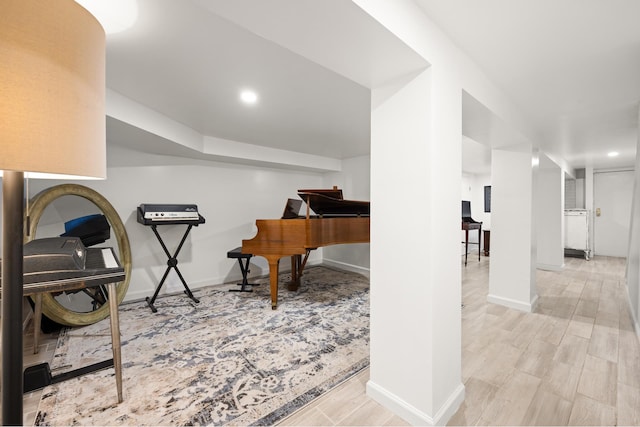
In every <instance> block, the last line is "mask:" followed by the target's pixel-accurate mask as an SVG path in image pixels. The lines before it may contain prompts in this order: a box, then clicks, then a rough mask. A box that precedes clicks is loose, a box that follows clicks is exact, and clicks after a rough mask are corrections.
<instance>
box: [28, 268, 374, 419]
mask: <svg viewBox="0 0 640 427" xmlns="http://www.w3.org/2000/svg"><path fill="white" fill-rule="evenodd" d="M285 281H286V277H284V276H283V277H281V280H280V282H281V283H284V282H285ZM259 282H260V283H262V285H261V286H257V287H255V288H254V292H253V293H236V292H227V290H228V289H229V288H230V287H235V286H236V285H235V284H231V285H221V286H213V287H210V288H206V289H200V290H197V291H196V294H197V296H198V298H199V299H200V304H195V303H193V302H192V301H191V300H189V299H188V298H186V297H185V296H184V295H182V294H180V295H174V296H167V297H163V298H160V299H159V300H157V302H156V304H155V305H156V307H157V308H158V313H156V314H153V313H151V311H150V310H149V308H148V307H147V306H146V304H145V303H133V304H123V305H121V306H120V327H121V334H122V358H123V389H124V399H125V400H124V402H123V403H121V404H116V400H117V399H116V387H115V377H114V374H113V369H106V370H104V371H101V372H96V373H92V374H89V375H85V376H84V377H81V378H77V379H73V380H70V381H66V382H63V383H60V384H55V385H52V386H49V387H47V388H46V389H45V391H44V393H43V397H42V400H41V402H40V406H39V408H38V415H37V418H36V425H134V424H135V425H273V424H274V423H276V422H277V421H279V420H281V419H283V418H284V417H286V416H287V415H289V414H291V413H293V412H294V411H295V410H297V409H299V408H300V407H302V406H303V405H305V404H306V403H308V402H310V401H311V400H313V399H314V398H316V397H318V396H319V395H321V394H322V393H324V392H326V391H328V390H330V389H331V388H333V387H335V386H336V385H338V384H340V383H341V382H343V381H344V380H345V379H347V378H349V377H350V376H352V375H354V374H355V373H357V372H358V371H360V370H361V369H363V368H365V367H367V366H368V364H369V281H368V279H367V278H365V277H364V276H361V275H358V274H355V273H349V272H345V271H339V270H332V269H329V268H326V267H312V268H309V269H308V270H307V271H306V272H305V275H304V277H303V283H302V284H301V286H300V289H299V290H298V291H297V292H289V291H287V290H286V289H285V286H284V285H281V289H280V292H279V304H278V309H277V310H271V304H270V299H269V283H268V278H266V279H262V280H260V281H259ZM108 321H109V319H105V320H103V321H101V322H99V323H96V324H94V325H90V326H87V327H82V328H73V329H68V330H65V331H63V333H62V334H61V336H60V338H59V341H58V348H57V349H56V354H55V356H54V361H53V363H52V365H51V366H52V370H53V371H54V372H53V373H54V374H55V373H56V372H55V369H56V368H57V367H63V369H64V370H65V371H67V370H69V369H72V368H76V367H79V366H86V365H88V364H90V363H95V362H98V361H101V360H105V359H109V358H110V357H111V344H110V343H111V341H110V332H109V323H108Z"/></svg>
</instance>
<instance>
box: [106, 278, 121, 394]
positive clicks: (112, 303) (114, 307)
mask: <svg viewBox="0 0 640 427" xmlns="http://www.w3.org/2000/svg"><path fill="white" fill-rule="evenodd" d="M109 311H110V316H109V317H110V320H111V348H112V350H113V368H114V370H115V372H116V388H117V391H118V403H121V402H122V400H123V399H122V356H121V351H120V321H119V316H118V299H117V295H116V284H115V283H109Z"/></svg>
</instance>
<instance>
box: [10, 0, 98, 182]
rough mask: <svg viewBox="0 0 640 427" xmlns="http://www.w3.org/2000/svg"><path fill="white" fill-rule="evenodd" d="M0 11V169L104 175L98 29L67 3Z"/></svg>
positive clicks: (17, 3) (26, 3) (19, 2)
mask: <svg viewBox="0 0 640 427" xmlns="http://www.w3.org/2000/svg"><path fill="white" fill-rule="evenodd" d="M0 9H1V10H0V170H13V171H23V172H39V173H45V174H62V175H71V176H82V177H94V178H105V177H106V152H105V151H106V147H105V113H104V111H105V110H104V99H105V34H104V30H103V29H102V26H101V25H100V23H99V22H98V21H97V20H96V19H95V18H94V17H93V15H91V14H90V13H89V12H87V11H86V10H85V9H84V8H83V7H82V6H80V5H79V4H77V3H76V2H75V1H73V0H55V1H52V0H46V1H42V0H2V6H1V8H0ZM29 176H31V175H29Z"/></svg>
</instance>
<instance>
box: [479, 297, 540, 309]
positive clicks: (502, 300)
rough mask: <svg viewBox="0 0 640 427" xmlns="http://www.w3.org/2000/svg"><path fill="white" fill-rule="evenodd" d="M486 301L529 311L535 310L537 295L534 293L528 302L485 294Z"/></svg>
mask: <svg viewBox="0 0 640 427" xmlns="http://www.w3.org/2000/svg"><path fill="white" fill-rule="evenodd" d="M487 301H488V302H490V303H492V304H498V305H503V306H505V307H509V308H513V309H516V310H520V311H524V312H526V313H531V312H533V310H535V308H536V305H538V295H537V294H536V295H535V296H534V297H533V299H532V300H531V301H530V302H528V303H527V302H522V301H516V300H514V299H510V298H504V297H498V296H495V295H491V294H489V295H487Z"/></svg>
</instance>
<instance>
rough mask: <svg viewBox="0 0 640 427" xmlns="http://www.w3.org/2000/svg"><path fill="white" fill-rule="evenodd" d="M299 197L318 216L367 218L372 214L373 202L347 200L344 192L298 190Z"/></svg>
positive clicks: (338, 190)
mask: <svg viewBox="0 0 640 427" xmlns="http://www.w3.org/2000/svg"><path fill="white" fill-rule="evenodd" d="M298 196H299V197H300V198H301V199H302V200H304V201H305V202H306V203H307V205H309V208H310V209H311V210H312V211H314V212H315V213H316V214H317V215H321V216H325V215H330V216H356V215H358V216H365V215H369V214H370V205H371V202H367V201H360V200H345V199H344V198H343V197H342V190H340V189H338V188H337V187H334V188H333V189H330V190H298Z"/></svg>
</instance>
